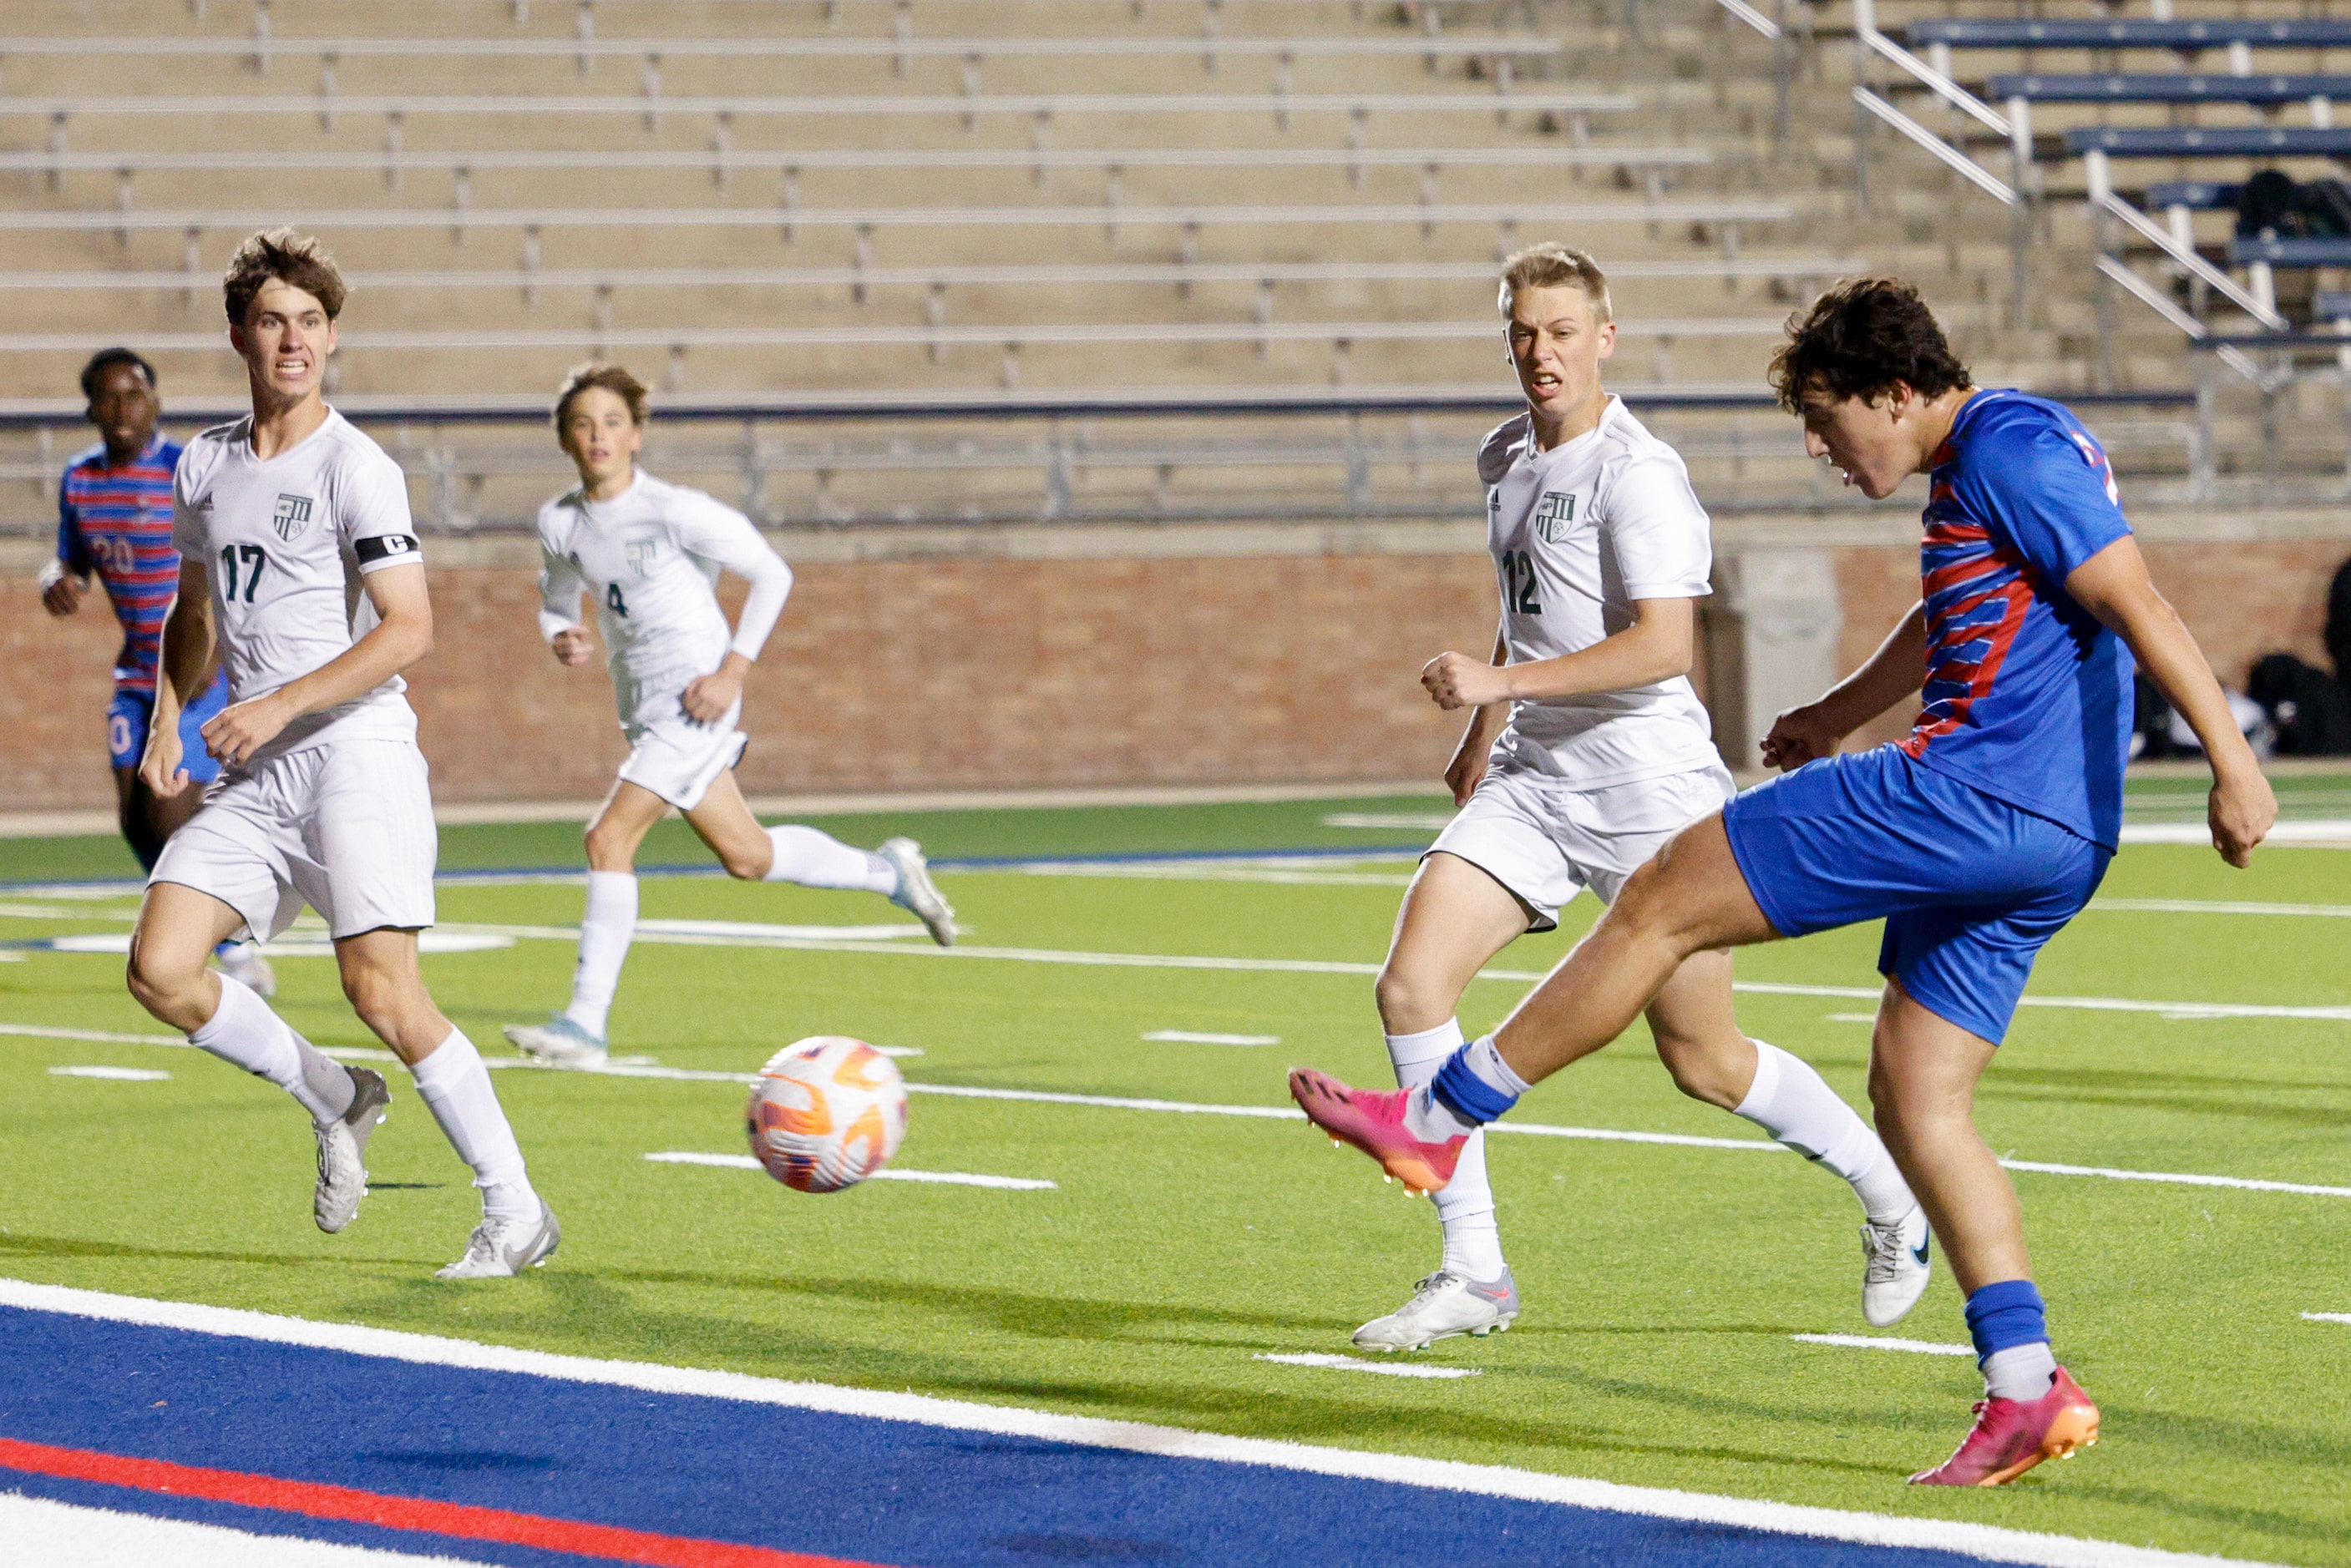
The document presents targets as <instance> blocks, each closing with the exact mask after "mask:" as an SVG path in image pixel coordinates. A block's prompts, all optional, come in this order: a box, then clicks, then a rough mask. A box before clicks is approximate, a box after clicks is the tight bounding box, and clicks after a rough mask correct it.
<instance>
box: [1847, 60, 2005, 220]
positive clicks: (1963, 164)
mask: <svg viewBox="0 0 2351 1568" xmlns="http://www.w3.org/2000/svg"><path fill="white" fill-rule="evenodd" d="M1853 100H1854V102H1855V103H1857V104H1859V105H1861V107H1862V108H1864V109H1867V110H1869V112H1870V113H1872V114H1874V115H1876V117H1877V118H1878V119H1882V120H1884V121H1885V122H1886V124H1888V125H1890V126H1892V127H1893V128H1894V129H1895V130H1898V131H1900V132H1901V133H1902V134H1903V135H1905V136H1907V137H1908V138H1909V139H1910V140H1913V141H1915V142H1917V144H1918V145H1919V146H1921V147H1923V148H1925V149H1926V150H1927V151H1928V152H1931V153H1933V154H1934V155H1935V157H1936V158H1938V159H1939V160H1940V161H1942V162H1944V163H1945V164H1947V165H1949V167H1950V168H1951V169H1953V170H1955V171H1958V172H1959V173H1960V174H1962V175H1964V176H1966V177H1967V178H1968V179H1969V180H1971V181H1973V182H1975V183H1976V185H1977V186H1979V187H1980V189H1982V191H1983V192H1985V194H1987V195H1989V196H1991V198H1992V199H1993V200H1994V201H1997V202H2000V203H2001V205H2003V206H2009V207H2013V206H2015V205H2016V202H2017V195H2016V189H2015V187H2013V186H2011V184H2009V183H2008V182H2007V181H2005V180H2002V179H2001V178H2000V177H1999V176H1998V175H1996V174H1993V173H1992V172H1991V171H1989V170H1987V169H1985V168H1984V167H1983V166H1982V165H1981V164H1980V163H1978V162H1977V161H1975V160H1974V159H1972V158H1970V157H1969V156H1968V155H1967V154H1966V153H1964V152H1962V151H1959V149H1958V148H1956V147H1954V146H1952V145H1951V144H1950V143H1949V142H1948V141H1946V140H1943V139H1942V138H1941V137H1939V136H1938V135H1936V134H1935V133H1934V132H1933V131H1931V130H1928V129H1927V128H1926V127H1925V126H1923V125H1921V124H1919V123H1918V122H1917V120H1915V119H1911V118H1910V117H1909V116H1908V115H1907V114H1905V113H1903V112H1902V111H1901V110H1900V109H1896V108H1895V107H1894V106H1893V105H1892V104H1890V103H1888V102H1886V100H1885V99H1882V98H1880V97H1878V96H1877V95H1876V93H1874V92H1872V91H1870V90H1869V89H1868V88H1865V87H1856V88H1854V89H1853Z"/></svg>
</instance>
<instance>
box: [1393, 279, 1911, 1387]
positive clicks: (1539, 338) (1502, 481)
mask: <svg viewBox="0 0 2351 1568" xmlns="http://www.w3.org/2000/svg"><path fill="white" fill-rule="evenodd" d="M1500 305H1501V310H1502V316H1503V318H1504V321H1505V322H1506V324H1507V326H1506V332H1505V337H1506V340H1507V343H1508V346H1509V350H1510V361H1511V364H1512V366H1513V367H1514V368H1515V369H1517V371H1518V378H1519V386H1520V389H1521V390H1522V391H1523V392H1524V393H1525V394H1526V400H1527V409H1526V412H1524V413H1522V414H1520V415H1519V416H1518V417H1516V418H1514V419H1512V420H1510V421H1508V422H1507V423H1505V424H1504V425H1502V426H1501V427H1500V428H1499V430H1497V431H1494V432H1493V433H1492V434H1491V435H1489V436H1488V437H1487V438H1486V441H1485V445H1484V448H1483V450H1481V451H1480V452H1479V454H1478V474H1479V478H1480V479H1481V480H1483V481H1484V482H1485V483H1486V486H1487V491H1486V496H1487V503H1486V504H1487V528H1488V543H1489V545H1490V546H1491V548H1492V550H1493V552H1494V564H1495V568H1496V570H1497V573H1498V574H1499V578H1500V582H1501V590H1502V619H1501V629H1500V632H1499V636H1498V637H1497V639H1496V640H1495V645H1494V654H1493V658H1492V659H1491V661H1490V662H1480V661H1479V660H1477V659H1471V658H1468V657H1467V656H1465V655H1463V654H1459V653H1446V654H1440V655H1439V656H1438V657H1437V658H1436V659H1431V660H1430V661H1429V664H1428V667H1427V669H1426V670H1424V671H1423V672H1422V675H1421V681H1422V684H1424V685H1425V686H1426V687H1427V688H1428V691H1429V694H1430V696H1432V697H1433V698H1435V699H1436V701H1437V706H1438V707H1440V708H1444V709H1447V710H1454V709H1459V708H1465V707H1466V708H1469V709H1472V710H1473V714H1472V716H1471V718H1470V721H1469V728H1468V732H1467V733H1465V734H1464V735H1463V736H1462V738H1461V745H1460V748H1459V750H1458V751H1457V752H1456V753H1454V757H1453V762H1452V764H1451V766H1449V767H1447V769H1446V774H1445V777H1446V782H1447V784H1450V785H1451V786H1452V788H1453V794H1454V800H1455V802H1456V804H1457V805H1459V806H1460V807H1461V813H1460V815H1458V816H1457V817H1455V818H1454V819H1453V821H1452V823H1451V825H1450V826H1447V828H1446V830H1445V831H1444V833H1442V834H1441V835H1439V836H1438V837H1437V842H1436V843H1435V844H1434V845H1432V846H1430V848H1429V850H1428V853H1427V854H1426V856H1424V857H1422V859H1421V864H1420V870H1419V872H1418V873H1417V874H1416V876H1415V877H1414V878H1413V884H1412V888H1411V890H1410V891H1409V892H1407V893H1406V894H1405V901H1404V908H1403V909H1402V911H1401V912H1400V913H1399V914H1398V915H1397V917H1396V927H1395V939H1394V941H1393V943H1392V945H1391V946H1390V948H1389V950H1388V958H1387V962H1386V964H1385V965H1384V967H1383V968H1382V970H1381V972H1380V977H1379V981H1378V987H1377V992H1376V994H1377V997H1378V1001H1379V1009H1380V1018H1381V1022H1382V1023H1383V1025H1384V1028H1385V1030H1386V1032H1387V1044H1388V1055H1389V1057H1390V1059H1391V1060H1392V1061H1394V1063H1395V1073H1396V1081H1397V1082H1398V1083H1399V1084H1401V1085H1404V1086H1405V1088H1407V1089H1410V1088H1414V1087H1416V1086H1417V1085H1423V1084H1426V1082H1427V1081H1428V1080H1429V1078H1430V1077H1431V1076H1432V1075H1435V1074H1436V1073H1437V1070H1438V1068H1439V1067H1440V1066H1441V1065H1442V1064H1444V1063H1445V1061H1446V1060H1447V1058H1448V1057H1450V1056H1451V1055H1452V1054H1454V1053H1455V1052H1456V1051H1458V1050H1459V1049H1460V1048H1461V1044H1462V1037H1461V1025H1460V1023H1459V1022H1458V1020H1457V1019H1456V1018H1455V1017H1454V1009H1455V1008H1456V1007H1457V1006H1458V1005H1459V1003H1460V1000H1461V993H1462V992H1463V991H1464V990H1466V989H1467V988H1468V983H1469V981H1471V980H1472V979H1474V978H1475V977H1476V975H1477V973H1478V971H1479V970H1480V969H1482V968H1484V967H1485V965H1486V963H1487V961H1489V959H1491V958H1492V957H1493V956H1494V955H1495V954H1496V953H1498V952H1499V951H1501V950H1502V949H1503V948H1505V947H1507V946H1509V945H1510V942H1512V941H1514V940H1517V938H1518V937H1519V936H1520V934H1521V933H1523V932H1526V931H1530V930H1537V931H1541V930H1550V929H1552V928H1553V927H1554V926H1556V925H1557V924H1558V923H1559V910H1560V908H1561V906H1562V905H1564V904H1566V903H1568V902H1569V901H1570V900H1572V899H1573V898H1574V897H1575V895H1576V893H1577V892H1578V891H1579V890H1580V889H1582V888H1591V889H1592V891H1593V894H1594V895H1595V896H1597V897H1598V898H1600V899H1601V901H1602V902H1603V903H1608V902H1613V901H1614V899H1615V898H1616V896H1617V894H1618V891H1619V890H1620V889H1621V888H1623V887H1624V885H1625V878H1626V877H1629V876H1631V875H1632V873H1633V871H1634V869H1635V867H1638V866H1639V865H1640V864H1641V863H1642V862H1643V861H1645V860H1647V859H1648V858H1649V857H1651V856H1652V855H1654V854H1656V851H1657V850H1658V848H1659V847H1660V846H1662V845H1664V844H1665V842H1666V841H1667V839H1668V838H1670V837H1672V836H1673V835H1674V834H1676V833H1677V832H1679V831H1680V830H1681V829H1682V828H1683V827H1685V826H1688V825H1689V824H1690V823H1692V822H1694V821H1696V820H1697V819H1698V817H1701V816H1703V815H1707V814H1708V813H1709V812H1712V811H1715V810H1717V809H1719V807H1720V806H1721V805H1722V803H1723V802H1724V801H1726V800H1728V799H1729V798H1730V794H1731V788H1732V786H1731V782H1730V774H1729V772H1728V771H1727V770H1726V769H1725V768H1724V767H1723V765H1722V762H1721V759H1720V758H1719V756H1718V755H1717V754H1716V752H1715V749H1714V742H1713V739H1712V731H1711V729H1710V727H1709V725H1708V719H1707V713H1706V709H1705V708H1704V707H1703V706H1702V705H1701V704H1700V703H1699V701H1698V694H1697V692H1696V691H1693V690H1692V689H1691V687H1690V683H1689V681H1688V680H1687V678H1686V672H1687V670H1688V669H1689V667H1690V662H1691V659H1692V657H1693V655H1694V651H1695V648H1696V642H1697V622H1698V614H1697V601H1698V599H1699V598H1700V597H1703V596H1704V595H1706V594H1707V593H1708V592H1709V591H1710V590H1709V587H1708V575H1709V572H1710V570H1711V567H1712V565H1713V553H1712V548H1711V545H1709V543H1708V523H1707V515H1706V512H1705V510H1704V509H1703V508H1702V507H1700V506H1699V505H1698V498H1697V497H1696V496H1695V495H1693V494H1692V493H1691V492H1690V484H1689V475H1688V473H1687V470H1685V469H1684V467H1683V466H1682V461H1681V459H1680V458H1679V457H1678V456H1677V455H1676V453H1675V452H1674V450H1673V449H1672V448H1671V447H1669V446H1667V444H1666V443H1665V442H1663V441H1659V440H1658V439H1657V438H1656V437H1655V436H1653V435H1651V434H1650V433H1649V432H1648V431H1646V429H1644V428H1643V427H1642V425H1641V422H1640V421H1638V420H1636V419H1635V418H1634V417H1633V416H1632V414H1631V413H1630V412H1628V411H1627V410H1625V405H1624V404H1623V403H1622V402H1620V401H1618V400H1616V399H1615V398H1614V397H1612V396H1610V395H1609V394H1608V393H1607V392H1606V391H1605V390H1604V389H1603V388H1602V386H1601V369H1600V368H1601V364H1602V362H1603V361H1604V360H1605V359H1607V358H1609V357H1610V355H1611V354H1612V353H1614V349H1615V341H1616V327H1615V323H1614V318H1613V313H1612V312H1611V310H1610V307H1609V301H1608V284H1607V280H1606V278H1605V277H1604V276H1603V275H1602V274H1601V271H1600V268H1599V267H1598V266H1597V265H1595V264H1594V263H1593V260H1592V258H1591V257H1590V256H1588V255H1585V254H1583V253H1582V252H1580V251H1573V250H1570V249H1568V248H1567V247H1566V246H1564V245H1558V244H1541V245H1535V246H1533V247H1531V248H1530V249H1527V250H1522V251H1520V252H1519V253H1518V254H1515V255H1513V256H1511V257H1510V258H1509V259H1508V260H1507V261H1505V262H1504V263H1503V264H1502V276H1501V292H1500ZM1498 730H1499V736H1498V735H1497V733H1496V732H1497V731H1498ZM1730 972H1731V964H1730V955H1729V953H1728V952H1724V951H1719V950H1708V951H1700V952H1693V953H1692V954H1690V955H1689V956H1688V957H1687V959H1685V960H1684V961H1682V963H1681V964H1680V966H1679V968H1678V969H1677V970H1676V971H1674V972H1673V974H1672V976H1671V978H1670V979H1667V980H1666V981H1665V983H1664V985H1663V986H1662V987H1661V988H1660V989H1659V990H1658V991H1657V992H1656V995H1655V996H1654V997H1652V998H1649V999H1648V1000H1647V1004H1646V1011H1647V1014H1648V1020H1649V1030H1650V1033H1651V1034H1652V1035H1653V1036H1654V1037H1655V1038H1656V1044H1657V1054H1658V1055H1659V1056H1660V1057H1662V1058H1663V1059H1664V1061H1665V1064H1666V1067H1667V1071H1669V1072H1670V1073H1671V1074H1672V1075H1673V1077H1674V1082H1675V1084H1676V1085H1677V1086H1678V1087H1679V1088H1680V1089H1681V1091H1682V1092H1683V1093H1684V1094H1686V1095H1688V1096H1692V1097H1693V1098H1696V1099H1700V1100H1704V1101H1706V1102H1708V1104H1710V1105H1716V1106H1721V1107H1722V1108H1723V1109H1724V1110H1727V1111H1730V1112H1733V1113H1735V1114H1736V1115H1738V1116H1743V1117H1745V1118H1746V1119H1747V1120H1749V1121H1751V1122H1753V1123H1755V1124H1756V1125H1757V1126H1758V1127H1762V1128H1763V1129H1764V1131H1766V1132H1768V1133H1770V1134H1771V1136H1772V1137H1775V1138H1777V1139H1778V1140H1779V1141H1780V1142H1782V1143H1783V1144H1785V1145H1787V1146H1788V1147H1791V1148H1792V1149H1794V1150H1795V1151H1796V1152H1797V1153H1799V1154H1802V1155H1803V1156H1804V1157H1805V1158H1808V1159H1812V1160H1814V1161H1817V1162H1818V1163H1820V1164H1822V1165H1823V1166H1826V1167H1827V1168H1829V1169H1831V1170H1833V1171H1834V1172H1835V1173H1836V1174H1837V1175H1839V1176H1842V1177H1844V1179H1846V1180H1847V1181H1849V1182H1851V1183H1852V1184H1853V1188H1854V1190H1855V1193H1856V1194H1857V1195H1858V1196H1859V1198H1860V1199H1861V1203H1862V1208H1863V1210H1864V1216H1865V1222H1864V1224H1863V1226H1862V1231H1861V1236H1862V1251H1863V1258H1864V1268H1863V1276H1862V1313H1863V1315H1864V1316H1865V1317H1866V1318H1867V1319H1868V1320H1869V1322H1870V1323H1872V1324H1876V1325H1877V1326H1879V1327H1883V1326H1885V1325H1886V1324H1892V1323H1895V1322H1897V1321H1899V1320H1900V1319H1901V1317H1902V1315H1903V1314H1906V1313H1907V1312H1908V1311H1909V1310H1910V1308H1911V1307H1912V1305H1913V1304H1915V1303H1917V1300H1918V1297H1919V1295H1920V1294H1921V1293H1923V1292H1924V1291H1925V1290H1926V1288H1927V1279H1928V1245H1929V1241H1928V1231H1927V1220H1926V1216H1925V1214H1924V1213H1923V1212H1922V1211H1921V1210H1920V1208H1919V1206H1918V1203H1917V1199H1914V1198H1913V1197H1911V1195H1910V1189H1909V1187H1908V1186H1907V1184H1906V1183H1905V1182H1904V1181H1903V1179H1902V1176H1901V1173H1900V1171H1899V1170H1898V1169H1896V1167H1895V1163H1894V1161H1893V1160H1892V1159H1891V1158H1888V1156H1887V1155H1886V1149H1885V1147H1884V1146H1883V1145H1882V1144H1880V1143H1879V1142H1878V1141H1877V1136H1876V1134H1875V1133H1873V1132H1871V1131H1870V1130H1869V1128H1868V1127H1867V1126H1866V1125H1865V1123H1864V1122H1863V1121H1862V1119H1861V1118H1860V1117H1859V1116H1856V1115H1855V1114H1854V1110H1853V1107H1852V1106H1848V1105H1846V1104H1845V1103H1844V1100H1842V1099H1840V1098H1839V1097H1838V1096H1837V1094H1836V1092H1835V1091H1834V1089H1831V1088H1830V1087H1829V1086H1828V1085H1827V1084H1826V1083H1824V1082H1823V1081H1822V1078H1821V1075H1819V1074H1818V1073H1816V1072H1814V1071H1813V1069H1812V1068H1811V1067H1810V1066H1809V1065H1807V1064H1805V1063H1803V1062H1802V1061H1799V1060H1798V1059H1797V1058H1796V1057H1794V1056H1792V1055H1790V1054H1788V1053H1787V1052H1785V1051H1782V1050H1781V1049H1780V1048H1779V1047H1777V1046H1775V1045H1769V1044H1764V1043H1763V1042H1762V1041H1760V1040H1752V1039H1750V1038H1748V1037H1747V1036H1746V1035H1744V1034H1742V1033H1740V1031H1739V1024H1738V1020H1737V1018H1736V1016H1735V1015H1734V1013H1733V1011H1732V1007H1731V1000H1730ZM1485 1143H1486V1138H1485V1134H1484V1133H1483V1132H1482V1131H1472V1132H1470V1133H1469V1134H1468V1137H1467V1138H1466V1140H1465V1141H1464V1142H1463V1144H1462V1146H1461V1149H1460V1152H1459V1155H1458V1159H1457V1161H1456V1163H1455V1166H1454V1168H1453V1174H1452V1179H1450V1180H1449V1181H1447V1182H1446V1183H1445V1184H1444V1185H1443V1186H1442V1187H1441V1188H1440V1189H1438V1190H1437V1193H1436V1199H1437V1218H1438V1220H1439V1221H1440V1222H1441V1223H1442V1225H1443V1227H1444V1232H1445V1251H1444V1255H1443V1257H1442V1259H1441V1260H1440V1262H1439V1263H1438V1266H1437V1272H1434V1273H1432V1274H1430V1275H1428V1276H1427V1277H1426V1278H1425V1279H1423V1280H1422V1281H1421V1282H1420V1283H1419V1286H1418V1288H1417V1290H1416V1293H1415V1294H1414V1296H1413V1298H1412V1300H1411V1301H1409V1302H1407V1303H1405V1305H1403V1306H1402V1307H1400V1308H1398V1309H1397V1310H1396V1311H1395V1312H1394V1313H1392V1314H1389V1315H1387V1316H1385V1317H1383V1318H1379V1319H1376V1320H1374V1321H1373V1322H1371V1323H1367V1324H1364V1326H1363V1327H1362V1328H1360V1329H1358V1330H1356V1331H1355V1344H1356V1345H1359V1346H1362V1347H1363V1348H1364V1349H1367V1350H1417V1349H1419V1348H1421V1347H1422V1346H1424V1345H1427V1344H1429V1343H1430V1342H1431V1341H1433V1340H1437V1339H1443V1338H1446V1337H1447V1336H1448V1335H1452V1334H1489V1333H1491V1332H1493V1331H1495V1330H1497V1329H1506V1328H1508V1327H1509V1326H1510V1323H1511V1321H1512V1320H1513V1319H1514V1318H1516V1317H1517V1315H1518V1313H1519V1293H1518V1288H1517V1285H1516V1282H1514V1281H1513V1280H1512V1278H1511V1276H1510V1268H1509V1265H1508V1264H1507V1263H1506V1262H1504V1261H1503V1257H1502V1247H1501V1238H1500V1231H1499V1228H1498V1226H1497V1223H1496V1220H1495V1209H1494V1192H1493V1188H1492V1186H1491V1184H1490V1183H1489V1181H1488V1179H1487V1175H1486V1150H1485Z"/></svg>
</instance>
